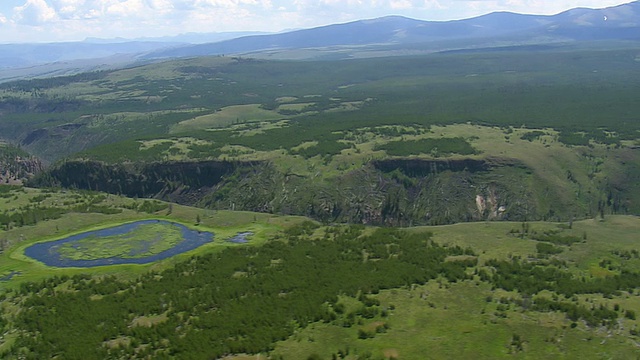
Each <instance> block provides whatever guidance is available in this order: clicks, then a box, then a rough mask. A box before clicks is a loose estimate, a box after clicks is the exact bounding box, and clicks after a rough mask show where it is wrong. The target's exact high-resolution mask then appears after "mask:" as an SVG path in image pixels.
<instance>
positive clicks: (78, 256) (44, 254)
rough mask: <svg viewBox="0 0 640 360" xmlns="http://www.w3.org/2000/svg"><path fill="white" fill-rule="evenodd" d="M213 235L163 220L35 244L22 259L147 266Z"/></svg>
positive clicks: (57, 264) (61, 264) (60, 264)
mask: <svg viewBox="0 0 640 360" xmlns="http://www.w3.org/2000/svg"><path fill="white" fill-rule="evenodd" d="M213 236H214V234H213V233H210V232H204V231H198V230H193V229H189V228H188V227H186V226H184V225H182V224H178V223H173V222H169V221H164V220H143V221H137V222H133V223H128V224H123V225H119V226H114V227H111V228H107V229H101V230H94V231H88V232H84V233H81V234H77V235H73V236H69V237H67V238H64V239H61V240H56V241H49V242H43V243H37V244H34V245H31V246H29V247H28V248H26V249H25V251H24V253H25V255H27V256H29V257H30V258H33V259H35V260H38V261H40V262H42V263H44V264H45V265H48V266H55V267H85V268H89V267H95V266H105V265H119V264H148V263H152V262H155V261H158V260H163V259H166V258H169V257H172V256H175V255H178V254H181V253H184V252H187V251H190V250H193V249H196V248H198V247H200V246H202V245H204V244H206V243H210V242H212V241H213Z"/></svg>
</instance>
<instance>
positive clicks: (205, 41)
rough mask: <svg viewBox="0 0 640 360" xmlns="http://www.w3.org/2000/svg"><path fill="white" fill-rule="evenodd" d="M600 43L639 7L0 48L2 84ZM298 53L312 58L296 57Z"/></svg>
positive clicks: (639, 18) (633, 37)
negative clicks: (240, 63) (208, 66)
mask: <svg viewBox="0 0 640 360" xmlns="http://www.w3.org/2000/svg"><path fill="white" fill-rule="evenodd" d="M597 40H615V41H619V40H622V41H640V1H634V2H631V3H628V4H623V5H619V6H614V7H609V8H604V9H587V8H575V9H571V10H567V11H565V12H562V13H559V14H556V15H525V14H517V13H511V12H494V13H490V14H486V15H482V16H478V17H474V18H470V19H464V20H453V21H423V20H416V19H411V18H406V17H401V16H386V17H381V18H377V19H370V20H359V21H353V22H349V23H344V24H334V25H327V26H321V27H316V28H311V29H303V30H296V31H289V32H283V33H277V34H261V33H250V32H235V33H208V34H191V33H190V34H182V35H177V36H170V37H161V38H142V39H136V40H127V39H87V40H86V41H83V42H67V43H49V44H0V81H8V80H14V79H21V78H29V77H38V76H58V75H68V74H74V73H78V72H83V71H93V70H104V69H110V68H117V67H122V66H127V65H131V64H136V63H139V62H140V61H143V62H146V61H157V60H163V59H171V58H180V57H197V56H209V55H249V56H255V57H260V56H271V53H279V56H280V57H281V58H313V57H316V58H321V57H327V58H329V57H331V56H333V58H336V57H341V58H349V57H352V56H355V55H357V56H364V57H367V56H374V55H372V54H373V53H375V54H376V55H375V56H389V55H395V54H396V53H394V51H398V50H407V49H408V50H409V51H404V52H403V51H400V52H398V53H397V54H404V53H407V52H409V53H411V52H412V51H414V48H416V47H419V51H421V52H425V51H427V52H434V51H451V50H459V49H477V48H490V47H497V46H518V45H532V44H550V43H558V42H561V43H567V42H584V41H597ZM330 49H333V51H334V54H333V55H332V54H331V52H330V51H328V50H330ZM336 49H338V50H339V51H337V50H336ZM299 50H306V51H307V52H310V51H311V50H312V51H311V53H310V54H302V55H300V51H299ZM345 50H348V51H345ZM287 52H289V53H287ZM336 52H339V53H338V54H337V55H336V54H335V53H336Z"/></svg>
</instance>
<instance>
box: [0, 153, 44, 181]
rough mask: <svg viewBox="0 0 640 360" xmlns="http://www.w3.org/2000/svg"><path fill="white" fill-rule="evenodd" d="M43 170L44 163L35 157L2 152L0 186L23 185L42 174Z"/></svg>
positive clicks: (0, 158) (0, 154)
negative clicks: (29, 179)
mask: <svg viewBox="0 0 640 360" xmlns="http://www.w3.org/2000/svg"><path fill="white" fill-rule="evenodd" d="M0 150H2V148H0ZM43 168H44V167H43V165H42V162H41V161H40V160H39V159H37V158H35V157H30V156H21V155H16V154H14V153H12V152H0V184H6V185H19V184H22V183H23V182H24V181H25V180H27V179H28V178H30V177H32V176H34V175H35V174H38V173H40V172H41V171H42V170H43Z"/></svg>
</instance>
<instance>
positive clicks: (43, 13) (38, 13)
mask: <svg viewBox="0 0 640 360" xmlns="http://www.w3.org/2000/svg"><path fill="white" fill-rule="evenodd" d="M13 11H14V19H15V21H16V22H18V23H22V24H27V25H37V24H42V23H46V22H49V21H52V20H54V19H56V18H57V13H56V11H55V10H54V9H53V8H52V7H50V6H49V5H48V4H47V2H46V1H44V0H27V1H26V2H25V4H24V5H22V6H17V7H15V8H13Z"/></svg>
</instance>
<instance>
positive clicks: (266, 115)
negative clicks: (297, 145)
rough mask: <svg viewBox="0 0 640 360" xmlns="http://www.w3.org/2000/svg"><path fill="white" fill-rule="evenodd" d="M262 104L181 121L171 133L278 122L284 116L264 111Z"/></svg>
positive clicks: (224, 110)
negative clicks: (255, 122) (266, 121)
mask: <svg viewBox="0 0 640 360" xmlns="http://www.w3.org/2000/svg"><path fill="white" fill-rule="evenodd" d="M260 106H261V105H260V104H248V105H234V106H227V107H224V108H222V109H220V110H219V111H217V112H215V113H213V114H208V115H202V116H198V117H196V118H193V119H190V120H185V121H181V122H179V123H178V124H176V125H174V126H173V127H172V128H171V133H174V134H175V133H181V132H186V131H192V130H206V129H210V128H216V127H224V126H228V125H232V124H235V123H244V122H253V121H264V120H278V119H282V118H283V116H282V115H280V114H278V113H277V112H275V111H271V110H264V109H262V108H261V107H260Z"/></svg>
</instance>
